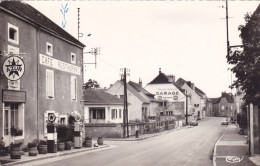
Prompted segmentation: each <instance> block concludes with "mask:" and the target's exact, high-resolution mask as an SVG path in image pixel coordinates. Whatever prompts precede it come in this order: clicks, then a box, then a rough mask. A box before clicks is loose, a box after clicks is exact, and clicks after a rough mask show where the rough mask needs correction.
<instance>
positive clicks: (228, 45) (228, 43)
mask: <svg viewBox="0 0 260 166" xmlns="http://www.w3.org/2000/svg"><path fill="white" fill-rule="evenodd" d="M226 26H227V55H228V56H229V37H228V0H226Z"/></svg>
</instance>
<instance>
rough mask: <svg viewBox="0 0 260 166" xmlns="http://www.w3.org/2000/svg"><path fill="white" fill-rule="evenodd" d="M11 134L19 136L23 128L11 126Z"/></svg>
mask: <svg viewBox="0 0 260 166" xmlns="http://www.w3.org/2000/svg"><path fill="white" fill-rule="evenodd" d="M11 135H12V136H21V135H23V130H22V129H19V128H18V127H14V126H13V127H11Z"/></svg>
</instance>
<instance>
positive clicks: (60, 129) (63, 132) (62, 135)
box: [57, 124, 69, 142]
mask: <svg viewBox="0 0 260 166" xmlns="http://www.w3.org/2000/svg"><path fill="white" fill-rule="evenodd" d="M68 131H69V128H68V126H66V125H64V124H59V125H58V126H57V139H58V142H66V141H67V134H68Z"/></svg>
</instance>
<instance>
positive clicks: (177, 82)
mask: <svg viewBox="0 0 260 166" xmlns="http://www.w3.org/2000/svg"><path fill="white" fill-rule="evenodd" d="M185 83H186V84H187V85H188V86H189V87H190V88H191V81H186V80H184V79H183V78H181V77H180V78H179V79H178V80H177V81H176V84H178V85H179V86H180V87H181V86H183V85H184V84H185ZM195 92H196V93H197V94H198V95H199V96H202V95H206V94H205V93H204V92H203V91H202V90H200V89H199V88H198V87H196V86H195Z"/></svg>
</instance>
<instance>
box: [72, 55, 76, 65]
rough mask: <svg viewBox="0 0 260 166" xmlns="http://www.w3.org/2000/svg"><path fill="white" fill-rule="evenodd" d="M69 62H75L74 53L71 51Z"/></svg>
mask: <svg viewBox="0 0 260 166" xmlns="http://www.w3.org/2000/svg"><path fill="white" fill-rule="evenodd" d="M71 63H76V54H74V53H71Z"/></svg>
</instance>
